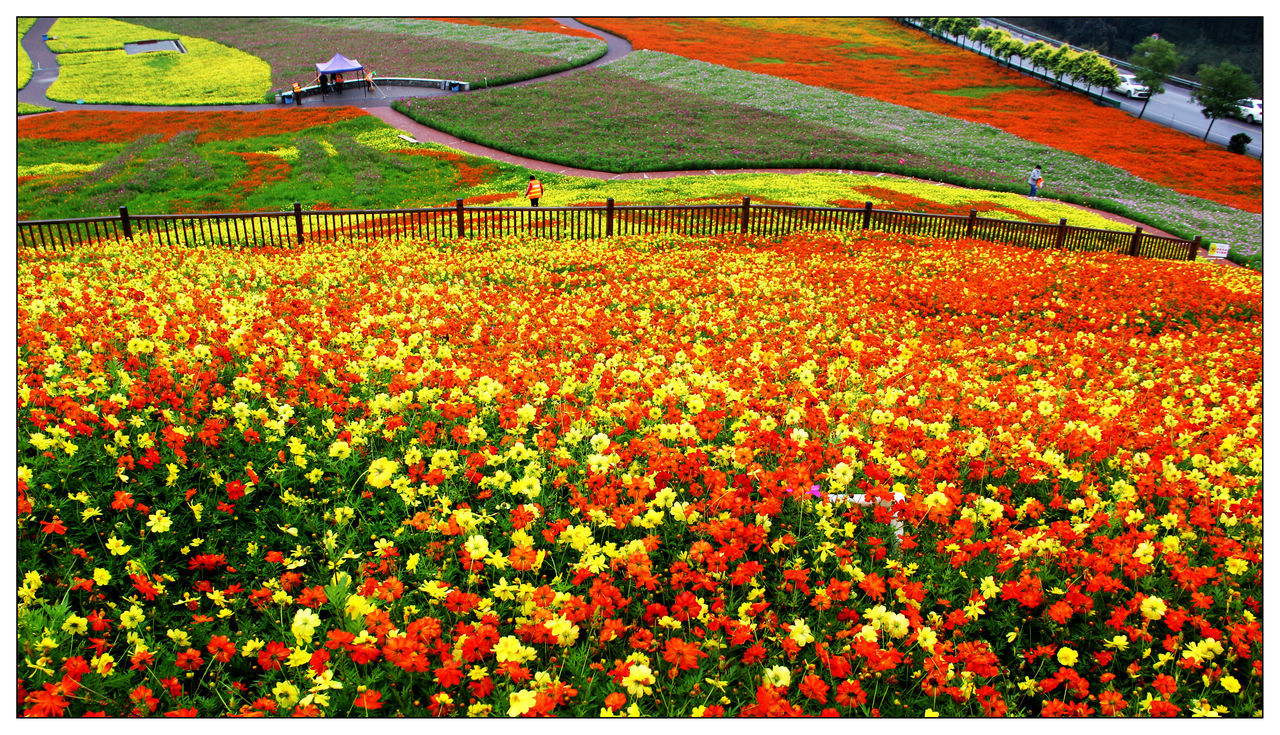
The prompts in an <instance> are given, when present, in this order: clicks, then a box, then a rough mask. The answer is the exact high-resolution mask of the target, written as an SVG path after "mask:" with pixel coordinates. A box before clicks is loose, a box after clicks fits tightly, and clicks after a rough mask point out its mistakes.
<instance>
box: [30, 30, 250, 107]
mask: <svg viewBox="0 0 1280 735" xmlns="http://www.w3.org/2000/svg"><path fill="white" fill-rule="evenodd" d="M50 35H52V36H56V37H57V40H52V41H48V44H49V48H50V50H52V51H55V52H58V66H59V70H58V78H57V79H56V80H55V81H54V83H53V85H52V86H50V87H49V91H48V93H47V94H48V97H49V99H51V100H58V101H60V102H75V101H77V100H84V101H85V102H86V103H90V104H93V103H98V104H104V103H105V104H110V103H116V104H130V105H221V104H238V103H254V102H262V101H263V100H264V98H265V97H266V94H267V89H268V85H269V83H270V69H269V68H268V67H267V65H266V63H265V62H263V61H262V60H260V59H257V58H255V57H253V56H250V55H249V54H246V53H244V52H243V51H239V50H236V49H234V48H230V47H228V46H224V45H222V44H220V43H215V42H213V41H209V40H206V39H203V38H194V37H191V36H178V40H179V41H181V42H182V45H183V46H184V47H185V48H186V50H187V52H186V53H179V52H177V51H151V52H147V53H142V54H127V53H125V51H124V44H125V43H126V42H128V41H145V40H150V39H153V38H154V37H155V31H154V30H152V29H150V28H144V27H142V26H139V25H135V24H133V23H125V22H123V21H118V20H112V19H110V18H59V19H58V20H57V21H55V22H54V24H53V28H52V29H50Z"/></svg>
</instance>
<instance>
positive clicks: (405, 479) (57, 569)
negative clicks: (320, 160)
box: [16, 234, 1264, 717]
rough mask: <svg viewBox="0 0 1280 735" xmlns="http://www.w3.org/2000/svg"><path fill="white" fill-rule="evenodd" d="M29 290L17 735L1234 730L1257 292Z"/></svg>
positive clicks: (936, 266)
mask: <svg viewBox="0 0 1280 735" xmlns="http://www.w3.org/2000/svg"><path fill="white" fill-rule="evenodd" d="M869 255H870V257H869ZM17 272H18V274H17V279H16V281H17V297H18V298H17V299H16V303H17V352H18V364H17V367H18V414H17V418H18V424H17V451H18V458H17V459H18V462H17V464H18V470H17V471H18V518H17V549H16V552H17V553H16V558H17V559H18V562H17V566H18V576H19V578H20V580H21V581H20V586H19V588H18V590H17V592H18V597H19V603H18V610H17V629H18V630H17V633H18V635H17V641H18V656H17V659H18V660H17V662H16V663H17V667H18V675H17V676H18V709H19V712H20V713H22V714H25V715H28V716H59V715H64V716H87V715H99V714H102V715H112V716H128V715H157V716H158V715H200V716H219V715H248V716H262V715H270V716H286V715H296V716H316V715H326V716H374V717H380V716H394V715H408V716H429V715H430V716H473V717H479V716H491V715H492V716H534V715H562V716H591V717H595V716H604V715H615V714H616V715H649V716H691V715H704V716H762V715H793V714H803V715H818V714H835V715H853V716H877V715H880V716H921V715H930V714H941V715H946V716H997V715H1012V716H1027V715H1030V716H1058V715H1094V716H1112V715H1126V716H1136V715H1141V716H1147V715H1149V716H1167V715H1210V716H1213V715H1236V716H1251V715H1256V714H1260V710H1261V702H1262V678H1261V677H1262V674H1261V648H1262V630H1261V620H1262V617H1263V614H1264V612H1263V610H1262V586H1261V580H1262V574H1263V570H1262V564H1261V559H1262V557H1261V553H1262V527H1261V525H1262V489H1261V484H1260V473H1261V470H1262V444H1261V437H1260V432H1261V424H1262V416H1261V409H1260V399H1261V390H1262V377H1261V375H1262V373H1261V371H1262V359H1261V349H1262V323H1261V307H1262V300H1261V278H1260V277H1259V276H1258V275H1257V274H1255V273H1251V272H1249V271H1245V270H1242V269H1224V268H1217V267H1208V266H1202V265H1197V264H1182V263H1165V262H1154V261H1143V260H1139V259H1135V258H1126V257H1122V256H1110V255H1101V256H1082V255H1074V254H1069V253H1061V252H1044V251H1039V252H1037V251H1023V250H1019V249H1016V248H1011V247H1004V246H995V245H989V244H985V243H983V244H979V243H974V242H967V241H957V242H951V241H939V240H933V239H927V238H925V239H921V238H912V237H906V236H889V235H871V236H854V235H827V234H805V235H798V236H792V237H788V238H783V239H780V240H778V241H767V240H759V239H751V238H736V237H734V238H722V239H715V240H684V239H681V238H679V237H676V236H661V237H645V238H632V239H620V240H616V241H610V242H599V241H590V242H549V241H517V240H511V241H495V242H453V243H444V244H432V243H421V242H413V241H380V242H376V243H366V242H339V243H336V244H333V245H327V246H317V247H308V248H305V249H297V250H283V251H282V250H246V251H239V252H237V251H228V250H214V249H202V248H199V249H190V250H183V249H175V248H170V247H164V246H159V245H153V244H149V243H146V242H142V243H138V244H135V245H132V246H130V247H128V248H120V247H118V246H116V245H106V244H104V245H93V246H87V247H84V248H80V249H78V250H76V251H73V252H68V253H37V252H31V251H22V252H20V253H19V254H18V268H17Z"/></svg>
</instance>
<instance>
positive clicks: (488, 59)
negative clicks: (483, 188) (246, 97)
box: [136, 18, 604, 89]
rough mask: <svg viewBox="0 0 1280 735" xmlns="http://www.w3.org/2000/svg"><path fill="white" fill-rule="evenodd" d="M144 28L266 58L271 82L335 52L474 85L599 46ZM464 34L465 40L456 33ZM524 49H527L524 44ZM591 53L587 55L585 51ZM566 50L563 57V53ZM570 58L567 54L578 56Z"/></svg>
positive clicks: (195, 22)
mask: <svg viewBox="0 0 1280 735" xmlns="http://www.w3.org/2000/svg"><path fill="white" fill-rule="evenodd" d="M136 21H137V22H138V23H141V24H143V25H146V26H148V27H150V28H155V29H160V30H166V31H172V32H178V33H185V34H190V35H193V36H200V37H203V38H210V39H213V40H216V41H218V42H219V43H223V44H226V45H227V46H230V47H232V48H237V49H241V50H243V51H246V52H248V53H251V54H253V55H254V56H257V57H259V58H261V59H264V60H266V62H267V63H268V64H270V66H271V86H273V87H275V88H279V89H288V88H289V86H290V85H291V84H293V83H294V82H298V83H300V84H304V85H305V84H310V83H311V82H312V80H314V79H315V78H316V68H315V65H316V63H317V62H323V61H328V60H329V58H330V57H331V56H333V54H334V52H335V51H341V53H342V54H343V55H344V56H346V57H347V58H350V59H357V60H359V61H360V62H361V63H362V64H364V66H365V68H366V69H370V70H373V71H374V72H376V73H377V74H378V75H379V76H384V77H425V78H428V79H453V80H458V81H464V82H470V83H471V84H472V86H481V85H483V84H484V83H485V78H486V77H487V78H488V81H489V83H491V84H500V83H505V82H509V81H516V80H519V79H528V78H530V77H535V76H541V75H543V74H549V73H552V72H554V71H560V70H562V69H567V68H570V67H572V66H576V65H578V64H580V63H585V60H587V59H588V58H595V57H598V56H600V55H602V54H603V53H604V44H603V42H600V41H598V40H597V41H596V42H595V43H592V42H590V41H587V40H585V39H577V38H571V37H568V36H563V37H555V36H551V35H549V34H545V33H529V32H520V31H509V30H503V29H497V28H488V29H482V28H477V29H474V30H472V29H471V28H469V27H467V26H461V25H456V24H452V23H440V22H436V21H426V20H423V21H397V20H394V19H333V20H332V21H329V20H326V19H319V18H313V19H283V18H138V19H136ZM460 39H471V40H460ZM526 49H527V50H526ZM593 53H594V56H593V55H592V54H593ZM566 57H567V58H566ZM578 58H581V59H582V60H580V61H573V60H570V59H578Z"/></svg>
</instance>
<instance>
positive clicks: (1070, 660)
mask: <svg viewBox="0 0 1280 735" xmlns="http://www.w3.org/2000/svg"><path fill="white" fill-rule="evenodd" d="M1079 659H1080V654H1079V653H1077V652H1076V651H1075V650H1073V649H1071V648H1068V647H1066V646H1063V647H1062V648H1059V649H1058V663H1060V664H1062V665H1063V666H1075V665H1076V661H1078V660H1079Z"/></svg>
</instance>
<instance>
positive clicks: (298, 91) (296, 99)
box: [293, 82, 302, 107]
mask: <svg viewBox="0 0 1280 735" xmlns="http://www.w3.org/2000/svg"><path fill="white" fill-rule="evenodd" d="M293 103H294V104H295V105H297V106H299V107H301V106H302V87H299V86H298V83H297V82H294V83H293Z"/></svg>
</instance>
